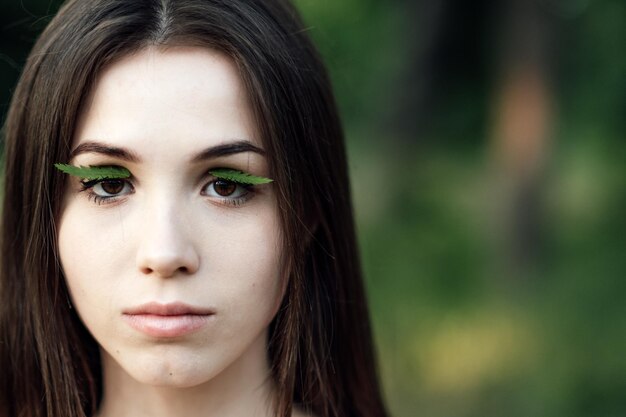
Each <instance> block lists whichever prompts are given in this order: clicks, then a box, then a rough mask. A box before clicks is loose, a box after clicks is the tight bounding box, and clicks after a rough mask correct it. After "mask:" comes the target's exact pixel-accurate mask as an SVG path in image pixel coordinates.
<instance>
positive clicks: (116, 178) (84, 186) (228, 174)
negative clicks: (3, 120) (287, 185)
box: [57, 167, 272, 207]
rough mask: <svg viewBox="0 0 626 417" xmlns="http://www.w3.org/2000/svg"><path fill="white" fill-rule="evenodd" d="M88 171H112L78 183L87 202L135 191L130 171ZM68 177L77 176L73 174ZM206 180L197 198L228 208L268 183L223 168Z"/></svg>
mask: <svg viewBox="0 0 626 417" xmlns="http://www.w3.org/2000/svg"><path fill="white" fill-rule="evenodd" d="M57 168H58V167H57ZM80 168H87V167H80ZM88 168H98V169H101V168H106V169H112V170H113V171H110V172H113V173H114V175H113V176H112V177H106V176H104V175H98V176H97V177H95V176H91V178H94V177H95V179H91V178H83V179H82V180H81V181H80V184H81V190H80V192H81V193H82V192H84V193H85V195H86V197H87V199H88V200H89V201H92V202H94V203H95V204H98V205H103V204H112V203H115V202H118V201H121V200H122V199H124V198H126V197H127V196H129V195H131V194H133V193H134V192H135V187H134V185H133V181H132V177H131V175H130V172H128V171H127V170H125V169H124V168H121V170H122V171H115V170H116V169H118V168H120V167H88ZM59 169H60V168H59ZM64 172H66V171H64ZM120 172H122V173H124V174H125V173H128V175H119V173H120ZM66 173H69V172H66ZM70 175H76V176H78V175H77V174H70ZM126 177H131V178H126ZM207 177H208V178H210V180H209V181H208V182H206V183H205V184H204V185H203V186H202V189H201V190H200V195H202V196H205V197H207V198H208V199H209V200H211V201H212V202H215V203H218V204H222V205H225V206H231V207H240V206H242V205H244V204H245V203H246V202H248V201H249V200H250V199H251V198H253V197H254V196H255V195H256V193H257V190H256V186H257V185H259V184H267V183H270V182H272V180H271V179H269V178H264V177H257V176H254V175H251V174H248V173H245V172H242V171H238V170H233V169H227V168H219V169H214V170H209V171H208V172H207V173H206V174H205V175H204V176H203V182H205V181H207V180H208V178H207Z"/></svg>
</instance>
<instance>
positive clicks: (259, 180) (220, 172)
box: [209, 168, 273, 185]
mask: <svg viewBox="0 0 626 417" xmlns="http://www.w3.org/2000/svg"><path fill="white" fill-rule="evenodd" d="M209 174H211V175H213V176H214V177H216V178H220V179H222V180H227V181H232V182H236V183H239V184H245V185H257V184H267V183H269V182H272V181H273V180H271V179H269V178H264V177H257V176H254V175H251V174H247V173H245V172H241V171H237V170H235V169H225V168H222V169H214V170H212V171H209Z"/></svg>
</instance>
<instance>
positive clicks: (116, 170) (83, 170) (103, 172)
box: [54, 164, 130, 180]
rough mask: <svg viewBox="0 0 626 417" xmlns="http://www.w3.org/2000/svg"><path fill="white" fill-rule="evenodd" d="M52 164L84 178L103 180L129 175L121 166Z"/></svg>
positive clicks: (67, 172)
mask: <svg viewBox="0 0 626 417" xmlns="http://www.w3.org/2000/svg"><path fill="white" fill-rule="evenodd" d="M54 166H55V167H56V169H58V170H59V171H61V172H64V173H66V174H69V175H73V176H75V177H79V178H83V179H86V180H103V179H114V178H128V177H130V171H128V170H127V169H126V168H122V167H112V166H111V167H92V166H88V167H87V166H78V167H77V166H74V165H67V164H54Z"/></svg>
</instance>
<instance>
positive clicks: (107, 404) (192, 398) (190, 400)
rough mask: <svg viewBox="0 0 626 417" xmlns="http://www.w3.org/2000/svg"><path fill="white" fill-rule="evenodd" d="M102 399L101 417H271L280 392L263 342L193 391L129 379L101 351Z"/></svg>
mask: <svg viewBox="0 0 626 417" xmlns="http://www.w3.org/2000/svg"><path fill="white" fill-rule="evenodd" d="M102 367H103V378H104V393H103V400H102V404H101V407H100V410H99V412H98V415H97V417H143V416H146V417H147V416H149V417H178V416H186V417H196V416H197V417H200V416H202V417H213V416H220V417H250V416H259V417H266V416H267V417H270V416H273V415H274V412H273V407H272V404H273V400H275V398H276V390H275V386H274V384H273V380H272V378H271V373H270V368H269V363H268V359H267V349H266V337H265V335H263V336H261V337H259V339H258V340H257V341H255V342H254V343H253V344H252V345H251V346H250V348H249V349H248V350H247V351H246V352H244V354H243V355H242V356H240V357H239V358H238V359H237V360H236V361H235V362H233V363H232V364H230V365H229V366H228V367H227V368H225V369H224V370H222V371H221V372H219V374H217V375H216V376H214V377H213V378H211V379H210V380H208V381H206V382H204V383H202V384H199V385H195V386H192V387H186V388H181V387H171V386H154V385H150V384H144V383H141V382H139V381H137V380H136V379H134V378H133V377H132V376H130V375H129V374H128V373H127V372H126V371H125V370H124V369H122V368H121V367H120V366H119V364H118V363H117V362H116V361H115V360H114V359H113V358H112V357H111V356H110V355H108V354H107V353H106V352H104V351H102Z"/></svg>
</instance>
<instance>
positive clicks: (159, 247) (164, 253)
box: [137, 204, 200, 278]
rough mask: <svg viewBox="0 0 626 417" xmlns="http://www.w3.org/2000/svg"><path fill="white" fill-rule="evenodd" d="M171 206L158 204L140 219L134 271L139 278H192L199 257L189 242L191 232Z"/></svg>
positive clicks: (191, 242) (190, 241) (196, 268)
mask: <svg viewBox="0 0 626 417" xmlns="http://www.w3.org/2000/svg"><path fill="white" fill-rule="evenodd" d="M184 219H185V217H184V216H181V213H180V212H177V210H175V207H173V206H169V207H168V206H167V205H165V204H161V205H159V206H158V207H156V208H154V209H152V210H148V211H147V212H146V213H145V216H144V218H143V228H142V230H141V231H140V233H141V235H140V243H139V248H138V250H137V267H138V268H139V271H140V272H141V273H142V274H145V275H153V276H156V277H161V278H169V277H174V276H176V275H179V274H180V275H191V274H194V273H195V272H196V271H197V270H198V268H199V267H200V257H199V255H198V252H197V251H196V248H195V247H194V244H193V241H192V239H191V234H192V232H193V230H191V227H190V226H189V225H188V224H185V221H184Z"/></svg>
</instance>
